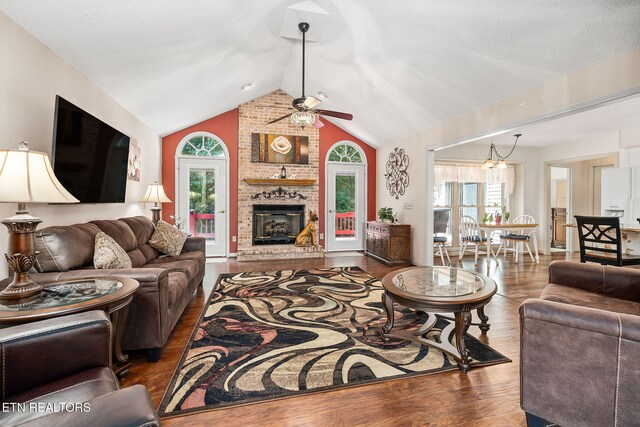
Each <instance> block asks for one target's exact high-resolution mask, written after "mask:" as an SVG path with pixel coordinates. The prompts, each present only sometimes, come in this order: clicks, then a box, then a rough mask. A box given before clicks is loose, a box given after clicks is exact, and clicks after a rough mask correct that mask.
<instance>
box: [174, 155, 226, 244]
mask: <svg viewBox="0 0 640 427" xmlns="http://www.w3.org/2000/svg"><path fill="white" fill-rule="evenodd" d="M226 166H227V165H226V161H225V160H216V159H193V158H182V159H180V160H179V174H178V176H179V179H178V189H177V190H178V191H177V194H178V202H179V205H178V212H179V216H180V218H185V219H186V224H187V230H186V231H187V232H188V233H190V234H191V235H192V236H195V237H204V238H205V240H206V251H207V252H206V253H207V256H226V255H227V246H226V242H227V225H226V218H227V215H226V205H227V199H226V187H227V183H226V176H227V174H226Z"/></svg>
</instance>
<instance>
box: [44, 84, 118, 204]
mask: <svg viewBox="0 0 640 427" xmlns="http://www.w3.org/2000/svg"><path fill="white" fill-rule="evenodd" d="M129 140H130V138H129V137H128V136H127V135H125V134H124V133H122V132H120V131H119V130H117V129H114V128H113V127H111V126H109V125H108V124H106V123H105V122H103V121H102V120H100V119H98V118H96V117H94V116H92V115H91V114H89V113H87V112H86V111H84V110H83V109H81V108H79V107H77V106H75V105H73V104H72V103H70V102H69V101H67V100H66V99H64V98H62V97H60V96H56V113H55V119H54V129H53V170H54V172H55V174H56V177H58V180H60V182H61V183H62V185H64V188H66V189H67V190H68V191H69V192H70V193H71V194H73V195H74V196H75V197H76V198H77V199H78V200H80V202H81V203H123V202H124V199H125V194H126V190H127V160H128V157H129Z"/></svg>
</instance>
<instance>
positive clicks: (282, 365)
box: [160, 267, 510, 417]
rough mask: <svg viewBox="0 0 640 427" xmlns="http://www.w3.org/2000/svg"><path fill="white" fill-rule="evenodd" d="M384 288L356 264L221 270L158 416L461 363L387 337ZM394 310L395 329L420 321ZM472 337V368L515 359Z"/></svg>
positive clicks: (469, 339)
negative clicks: (383, 329)
mask: <svg viewBox="0 0 640 427" xmlns="http://www.w3.org/2000/svg"><path fill="white" fill-rule="evenodd" d="M382 292H383V290H382V284H381V283H380V281H379V280H378V279H376V278H375V277H373V276H371V275H369V274H368V273H366V272H364V271H363V270H361V269H360V268H358V267H337V268H323V269H315V270H286V271H274V272H267V273H255V272H252V273H236V274H223V275H221V276H220V278H219V279H218V283H217V285H216V288H215V289H214V292H213V293H212V295H211V299H210V301H209V304H208V306H207V307H206V308H205V310H204V313H203V315H202V317H201V319H200V322H199V324H198V326H197V327H196V329H195V330H194V333H193V335H192V337H191V341H190V342H189V344H188V345H187V347H186V349H185V351H184V354H183V355H182V359H181V361H180V363H179V365H178V368H177V369H176V372H175V373H174V375H173V378H172V379H171V382H170V383H169V387H168V389H167V391H166V392H165V395H164V397H163V399H162V403H161V404H160V415H161V416H163V417H167V416H175V415H183V414H185V413H190V412H197V411H203V410H212V409H218V408H223V407H227V406H231V405H238V404H246V403H251V402H256V401H261V400H270V399H277V398H282V397H288V396H294V395H298V394H300V393H307V392H316V391H323V390H328V389H333V388H337V387H345V386H353V385H362V384H365V383H371V382H375V381H380V380H385V379H396V378H399V377H403V376H410V375H417V374H426V373H434V372H441V371H445V370H452V369H457V366H456V364H455V361H454V360H453V359H451V358H449V356H446V355H444V354H443V353H442V352H440V351H439V350H436V349H433V348H430V347H427V346H419V345H417V344H413V343H410V342H408V341H400V340H396V341H393V340H392V341H390V342H389V343H386V344H385V343H384V342H382V340H381V338H380V336H379V335H378V331H379V330H380V328H381V327H382V325H383V324H384V323H385V321H386V315H385V314H384V310H383V308H382V303H381V296H382ZM395 315H396V326H395V328H403V329H406V330H412V329H415V328H417V327H419V326H420V325H421V323H422V322H421V321H420V317H419V316H417V315H416V314H415V313H414V312H413V311H411V310H408V309H402V308H400V307H398V306H396V313H395ZM423 321H424V319H423ZM446 322H447V320H444V319H440V320H438V324H436V327H435V328H434V329H433V330H432V331H431V332H429V333H433V334H438V333H439V331H440V330H441V329H442V328H443V327H444V326H446V324H447V323H446ZM466 341H467V347H468V348H469V350H470V351H471V356H472V357H473V358H474V362H473V365H475V366H478V365H490V364H496V363H502V362H508V361H510V360H509V359H508V358H506V357H505V356H503V355H501V354H500V353H498V352H496V351H495V350H493V349H491V348H490V347H488V346H487V345H485V344H483V343H481V342H480V341H478V340H477V339H475V338H474V337H472V336H470V335H467V336H466Z"/></svg>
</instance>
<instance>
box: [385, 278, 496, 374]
mask: <svg viewBox="0 0 640 427" xmlns="http://www.w3.org/2000/svg"><path fill="white" fill-rule="evenodd" d="M382 285H383V287H384V294H383V295H382V303H383V305H384V309H385V312H386V314H387V323H386V324H385V325H384V326H383V328H382V337H383V339H384V340H385V341H388V340H389V339H390V338H400V339H406V340H410V341H413V342H416V343H418V344H425V345H428V346H431V347H435V348H437V349H439V350H441V351H443V352H445V353H447V354H449V355H451V356H452V357H453V358H454V359H455V360H456V362H457V363H458V367H459V368H460V370H461V371H462V372H467V371H468V370H469V367H470V363H471V361H472V359H471V357H470V355H469V350H467V348H466V346H465V342H464V335H465V333H466V332H467V330H468V329H469V326H470V325H477V326H479V327H480V330H481V331H482V333H483V334H485V333H486V332H487V331H488V330H489V327H490V325H489V323H488V322H489V318H488V317H487V316H486V315H485V313H484V306H485V305H486V304H487V303H488V302H489V301H491V297H492V296H493V295H494V294H495V293H496V290H497V287H496V283H495V282H494V281H493V280H492V279H490V278H489V277H487V276H485V275H483V274H479V273H475V272H473V271H467V270H462V269H460V268H452V267H409V268H404V269H402V270H396V271H394V272H391V273H389V274H387V275H386V276H384V278H383V279H382ZM394 302H395V303H398V304H399V305H402V306H405V307H408V308H412V309H414V310H416V312H417V313H419V314H423V313H424V314H426V315H427V320H426V321H425V323H424V324H423V325H422V326H420V328H418V329H417V330H416V331H414V332H406V331H392V329H393V322H394V313H393V303H394ZM471 310H477V314H478V317H479V319H480V322H478V323H472V322H471ZM435 313H454V319H455V323H449V325H448V326H447V327H445V328H444V329H443V330H442V332H441V334H440V340H439V341H434V340H431V339H428V338H427V332H429V331H430V330H431V329H432V328H433V327H434V325H435V324H436V321H437V317H436V315H435ZM441 317H445V316H441ZM445 318H446V317H445ZM452 333H454V334H455V343H456V345H455V347H454V346H453V345H452V344H451V342H450V337H451V334H452Z"/></svg>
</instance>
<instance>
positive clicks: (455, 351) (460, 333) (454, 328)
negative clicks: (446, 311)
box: [381, 292, 490, 373]
mask: <svg viewBox="0 0 640 427" xmlns="http://www.w3.org/2000/svg"><path fill="white" fill-rule="evenodd" d="M382 302H383V305H384V308H385V312H386V314H387V323H386V324H385V325H384V326H383V327H382V332H381V336H382V339H383V340H384V341H385V342H388V341H389V340H390V339H391V338H398V339H402V340H409V341H412V342H415V343H417V344H421V345H428V346H430V347H434V348H437V349H438V350H440V351H442V352H444V353H446V354H448V355H450V356H451V357H453V358H454V359H455V361H456V363H457V364H458V368H459V369H460V370H461V371H462V372H464V373H466V372H467V371H468V370H469V368H470V367H471V361H472V359H471V356H470V355H469V350H468V349H467V346H466V344H465V339H464V335H465V334H466V333H467V330H468V329H469V326H470V325H477V326H479V327H480V330H481V331H482V333H483V334H485V333H486V332H487V331H488V330H489V328H490V325H489V323H488V321H489V317H487V316H486V315H485V313H484V305H483V306H481V307H477V313H478V317H479V318H480V322H478V323H472V322H471V308H466V307H465V308H463V309H462V310H460V311H456V312H454V318H453V319H451V318H450V317H447V316H442V315H439V314H438V315H436V314H435V313H432V312H427V311H424V310H420V309H416V312H417V313H418V314H423V313H424V314H426V315H427V320H426V321H425V322H424V323H423V324H422V326H420V327H419V328H418V329H417V330H416V331H414V332H406V331H394V332H392V329H393V323H394V313H393V303H394V301H393V298H392V297H391V295H389V294H388V293H387V292H385V293H384V294H383V296H382ZM410 308H413V307H410ZM438 317H442V318H444V319H449V320H454V323H449V324H448V325H447V326H446V327H445V328H444V329H443V330H442V332H441V333H440V341H434V340H431V339H428V338H427V337H426V335H427V333H428V332H429V331H430V330H431V329H433V327H434V326H435V324H436V322H437V320H438ZM452 334H454V335H455V343H456V345H455V347H454V346H453V345H452V344H451V335H452Z"/></svg>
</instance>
